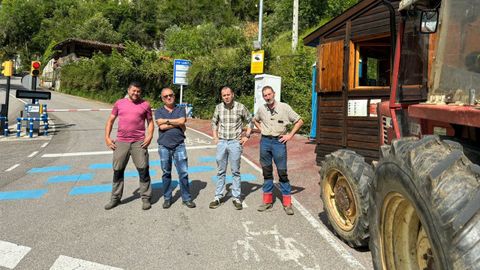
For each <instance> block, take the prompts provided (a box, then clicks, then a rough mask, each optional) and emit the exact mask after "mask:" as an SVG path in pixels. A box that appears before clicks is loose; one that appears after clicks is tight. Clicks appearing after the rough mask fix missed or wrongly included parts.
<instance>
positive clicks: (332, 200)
mask: <svg viewBox="0 0 480 270" xmlns="http://www.w3.org/2000/svg"><path fill="white" fill-rule="evenodd" d="M322 190H323V196H324V198H327V199H326V200H325V201H326V202H327V204H328V205H327V207H328V208H329V209H331V210H332V211H330V212H331V216H332V218H333V219H334V221H335V223H336V225H337V226H339V227H340V228H341V229H342V230H343V231H351V230H353V228H354V227H355V223H356V220H357V201H356V199H355V196H354V193H353V189H352V187H351V186H350V184H349V183H348V181H347V178H346V177H345V176H344V175H343V174H342V173H341V172H340V171H338V170H335V169H332V170H330V171H329V172H328V174H327V181H325V186H324V188H323V189H322Z"/></svg>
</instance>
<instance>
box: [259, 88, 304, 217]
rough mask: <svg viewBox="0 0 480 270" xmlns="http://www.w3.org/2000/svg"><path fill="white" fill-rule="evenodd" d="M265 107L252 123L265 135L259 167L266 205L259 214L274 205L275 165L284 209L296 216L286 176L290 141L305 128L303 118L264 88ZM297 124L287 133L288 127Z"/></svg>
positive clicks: (273, 92)
mask: <svg viewBox="0 0 480 270" xmlns="http://www.w3.org/2000/svg"><path fill="white" fill-rule="evenodd" d="M262 95H263V99H264V100H265V102H266V104H265V105H263V106H261V107H260V108H259V109H258V111H257V113H256V114H255V116H254V118H253V121H254V124H255V126H256V127H257V128H258V129H259V130H260V132H261V133H262V139H261V140H260V164H261V165H262V171H263V179H264V182H263V204H262V205H260V207H259V208H258V211H260V212H263V211H265V210H267V209H270V208H272V206H273V163H272V159H273V162H275V166H276V167H277V173H278V176H279V178H280V179H279V182H280V191H281V192H282V202H283V209H284V210H285V212H286V213H287V215H293V209H292V198H291V195H290V193H291V191H292V188H291V186H290V181H289V180H288V174H287V142H288V141H289V140H290V139H292V138H293V136H294V135H295V133H296V132H297V131H298V130H299V129H300V127H301V126H302V125H303V120H302V119H301V118H300V116H299V115H298V114H297V113H296V112H295V111H294V110H293V109H292V108H291V107H290V106H289V105H288V104H286V103H283V102H276V101H275V91H274V90H273V88H272V87H271V86H264V87H263V88H262ZM289 124H294V126H293V128H292V130H291V131H290V132H289V133H287V125H289Z"/></svg>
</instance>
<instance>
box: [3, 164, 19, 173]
mask: <svg viewBox="0 0 480 270" xmlns="http://www.w3.org/2000/svg"><path fill="white" fill-rule="evenodd" d="M18 166H20V164H15V165H13V166H12V167H10V168H8V169H6V170H5V171H6V172H9V171H13V170H15V168H17V167H18Z"/></svg>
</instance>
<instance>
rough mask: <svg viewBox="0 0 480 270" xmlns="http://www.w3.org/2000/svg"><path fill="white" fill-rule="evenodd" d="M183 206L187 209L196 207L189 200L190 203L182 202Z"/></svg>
mask: <svg viewBox="0 0 480 270" xmlns="http://www.w3.org/2000/svg"><path fill="white" fill-rule="evenodd" d="M183 205H185V206H186V207H188V208H195V207H197V205H196V204H195V203H194V202H193V201H191V200H190V201H184V202H183Z"/></svg>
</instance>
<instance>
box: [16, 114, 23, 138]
mask: <svg viewBox="0 0 480 270" xmlns="http://www.w3.org/2000/svg"><path fill="white" fill-rule="evenodd" d="M21 131H22V118H20V117H19V118H17V137H20V132H21Z"/></svg>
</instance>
